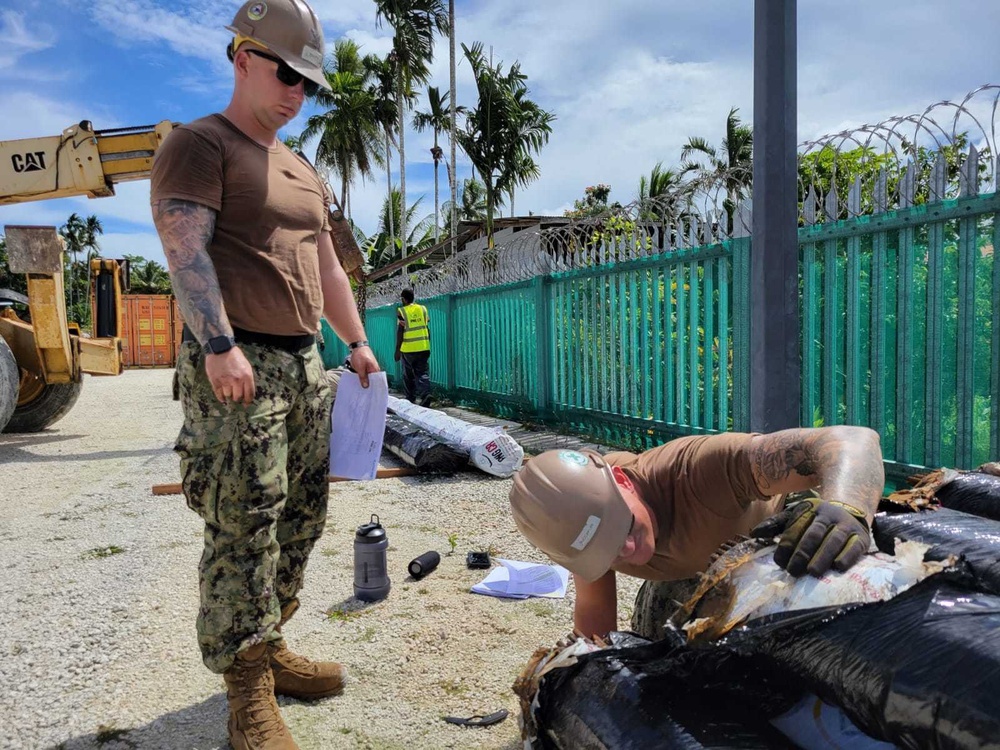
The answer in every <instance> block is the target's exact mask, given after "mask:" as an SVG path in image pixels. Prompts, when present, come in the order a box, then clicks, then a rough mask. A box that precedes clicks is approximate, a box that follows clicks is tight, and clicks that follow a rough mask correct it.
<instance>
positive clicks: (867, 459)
mask: <svg viewBox="0 0 1000 750" xmlns="http://www.w3.org/2000/svg"><path fill="white" fill-rule="evenodd" d="M750 466H751V469H752V470H753V476H754V479H755V480H756V482H757V487H758V488H759V489H760V491H761V492H762V493H763V494H765V495H779V494H783V493H786V492H796V491H800V490H806V489H816V490H818V491H819V493H820V494H821V495H822V497H823V499H824V500H827V501H835V502H839V503H843V504H844V505H850V506H851V507H853V508H857V509H859V510H861V511H863V512H864V514H865V516H866V518H867V519H868V522H869V523H871V520H872V517H873V516H874V514H875V509H876V506H877V505H878V501H879V498H881V497H882V490H883V487H884V485H885V470H884V468H883V466H882V450H881V447H880V445H879V437H878V433H877V432H874V431H873V430H869V429H868V428H867V427H848V426H843V427H820V428H814V429H792V430H782V431H781V432H774V433H771V434H769V435H757V436H756V437H754V438H753V440H752V441H751V444H750Z"/></svg>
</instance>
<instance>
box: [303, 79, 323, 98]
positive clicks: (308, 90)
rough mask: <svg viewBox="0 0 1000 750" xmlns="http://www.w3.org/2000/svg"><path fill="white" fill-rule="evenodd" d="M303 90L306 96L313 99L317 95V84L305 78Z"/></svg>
mask: <svg viewBox="0 0 1000 750" xmlns="http://www.w3.org/2000/svg"><path fill="white" fill-rule="evenodd" d="M303 89H304V91H305V94H306V96H308V97H313V96H316V94H317V93H319V84H318V83H316V81H310V80H309V79H308V78H307V79H306V83H305V86H304V87H303Z"/></svg>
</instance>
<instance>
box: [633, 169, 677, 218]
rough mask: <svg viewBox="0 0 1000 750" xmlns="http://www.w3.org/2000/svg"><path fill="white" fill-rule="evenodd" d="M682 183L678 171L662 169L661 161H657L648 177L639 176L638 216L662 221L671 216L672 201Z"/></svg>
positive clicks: (672, 212) (672, 211)
mask: <svg viewBox="0 0 1000 750" xmlns="http://www.w3.org/2000/svg"><path fill="white" fill-rule="evenodd" d="M683 184H684V182H683V175H682V174H681V173H680V172H675V171H674V170H672V169H664V168H663V162H657V163H656V166H655V167H653V171H652V172H650V174H649V177H646V175H642V177H640V178H639V196H638V200H639V218H641V219H645V220H647V221H649V220H657V221H662V220H665V219H667V218H669V217H671V216H673V215H674V210H673V202H674V201H675V200H676V198H677V196H678V195H679V194H680V192H681V190H682V186H683Z"/></svg>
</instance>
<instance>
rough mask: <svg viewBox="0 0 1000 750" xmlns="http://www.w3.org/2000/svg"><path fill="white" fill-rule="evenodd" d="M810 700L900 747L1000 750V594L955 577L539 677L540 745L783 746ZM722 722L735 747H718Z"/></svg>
mask: <svg viewBox="0 0 1000 750" xmlns="http://www.w3.org/2000/svg"><path fill="white" fill-rule="evenodd" d="M560 673H562V674H560ZM809 694H815V695H817V696H819V697H820V698H822V699H823V700H824V701H826V702H827V703H829V704H831V705H834V706H839V707H840V708H841V709H843V710H844V712H845V713H846V714H847V716H848V717H849V718H850V719H851V720H852V721H853V722H854V723H855V724H856V725H857V727H858V728H860V729H861V730H862V731H864V732H865V733H866V734H868V735H869V736H870V737H872V738H874V739H878V740H882V741H885V742H891V743H894V744H895V745H897V746H898V747H900V748H912V749H914V750H916V749H918V748H935V750H987V749H988V748H997V747H1000V597H997V596H995V595H992V594H988V593H983V592H980V591H977V590H976V588H975V581H974V579H973V578H972V577H971V576H970V575H968V574H960V573H945V574H939V575H936V576H932V577H930V578H928V579H925V580H924V581H921V582H920V583H918V584H917V585H916V586H914V587H913V588H911V589H910V590H909V591H906V592H904V593H903V594H901V595H899V596H897V597H896V598H894V599H892V600H890V601H887V602H878V603H875V604H867V605H857V606H854V607H840V608H835V607H831V608H822V609H815V610H807V611H803V612H795V613H789V614H787V615H778V616H774V617H770V618H762V619H761V620H758V621H756V622H754V623H751V624H749V625H747V626H744V627H742V628H739V629H737V630H734V631H732V632H731V633H730V634H729V635H728V636H726V637H725V638H724V639H722V640H720V641H717V642H715V643H709V644H705V645H703V646H688V645H677V644H676V643H671V642H669V641H662V642H657V643H653V644H650V645H648V646H638V647H631V648H615V649H608V650H604V651H600V652H596V653H594V654H590V655H587V656H584V657H581V658H580V660H579V662H578V663H577V664H576V665H574V666H573V667H570V668H565V669H558V670H553V672H552V673H550V675H547V676H546V677H545V678H544V679H543V680H542V684H541V687H540V689H539V695H538V701H539V709H538V711H537V713H536V716H537V718H538V720H539V721H538V723H539V726H540V729H542V730H543V731H540V732H539V736H540V737H543V736H545V734H546V732H548V733H550V734H551V733H553V732H554V733H555V734H556V736H557V737H559V743H558V744H556V743H550V744H543V745H542V746H543V747H547V748H552V747H558V748H563V747H571V746H573V745H572V744H571V742H572V741H578V740H579V738H580V737H589V736H593V737H595V738H599V740H600V741H597V740H594V741H592V742H591V744H586V743H580V742H578V744H577V745H576V746H578V747H588V748H589V747H595V748H604V747H608V748H612V747H680V748H688V747H690V748H700V747H734V748H743V747H769V746H775V747H781V746H782V745H781V744H773V745H767V744H757V745H755V744H753V742H758V743H759V742H761V741H766V742H771V743H773V742H774V740H773V739H772V736H771V735H769V734H767V730H768V728H769V727H768V726H767V724H766V722H767V721H768V720H769V719H772V718H775V717H777V716H778V715H780V714H782V713H784V712H785V711H786V710H787V709H788V708H790V707H791V706H792V705H794V704H795V703H797V702H798V701H799V700H800V699H801V698H802V697H803V696H805V695H809ZM722 706H725V707H726V708H725V713H724V715H723V716H721V717H717V716H714V715H713V712H715V713H719V711H718V708H719V707H722ZM657 707H659V709H657ZM668 715H669V718H668ZM685 720H688V721H689V723H688V724H687V725H685V724H684V721H685ZM727 722H728V724H727ZM678 727H679V728H680V729H678ZM713 727H714V728H719V729H722V730H723V734H721V735H719V736H722V737H726V738H727V739H726V740H720V741H719V743H718V744H713V743H714V742H715V739H714V737H715V735H713V734H712V732H713V731H714V729H713ZM671 731H673V732H674V734H671ZM699 731H700V732H701V733H702V737H698V736H697V734H695V733H696V732H699ZM733 737H736V738H739V739H738V742H742V743H743V744H737V741H734V740H733V739H732V738H733ZM563 739H567V740H569V741H570V742H567V743H563V741H562V740H563ZM601 742H603V743H604V744H600V743H601ZM670 742H674V743H675V744H670ZM685 742H687V743H688V744H684V743H685ZM699 742H700V743H701V744H692V743H699ZM724 742H729V744H724ZM657 743H660V744H657Z"/></svg>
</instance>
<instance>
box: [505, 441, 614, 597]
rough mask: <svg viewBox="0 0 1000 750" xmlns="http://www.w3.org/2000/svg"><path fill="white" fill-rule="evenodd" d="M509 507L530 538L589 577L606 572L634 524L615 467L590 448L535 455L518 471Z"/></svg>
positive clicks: (534, 543) (599, 575) (585, 576)
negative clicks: (613, 471) (616, 477)
mask: <svg viewBox="0 0 1000 750" xmlns="http://www.w3.org/2000/svg"><path fill="white" fill-rule="evenodd" d="M510 507H511V510H512V511H513V514H514V521H515V522H516V523H517V527H518V529H520V530H521V533H522V534H524V536H525V537H527V539H528V541H529V542H531V543H532V544H533V545H535V546H536V547H538V549H540V550H541V551H542V552H544V553H545V554H546V555H548V556H549V557H550V558H552V560H553V561H554V562H556V563H558V564H559V565H562V566H563V567H565V568H567V569H568V570H570V571H571V572H573V573H575V574H577V575H578V576H581V577H582V578H585V579H586V580H588V581H596V580H597V579H598V578H600V577H601V576H602V575H604V574H605V573H607V572H608V570H609V569H610V568H611V563H612V562H614V559H615V558H616V557H617V556H618V553H619V552H620V551H621V547H622V545H623V544H624V543H625V537H627V536H628V532H629V528H630V527H631V525H632V511H630V510H629V508H628V505H626V504H625V501H624V500H623V499H622V495H621V493H620V492H619V491H618V485H617V484H616V483H615V478H614V475H613V474H612V473H611V465H610V464H608V463H607V462H606V461H605V460H604V459H603V458H602V457H601V456H600V455H599V454H597V453H593V452H591V451H573V450H553V451H546V452H545V453H541V454H539V455H538V456H536V457H534V458H532V459H531V460H530V461H529V462H528V463H527V464H525V466H524V468H523V469H521V470H520V471H519V472H518V473H517V474H515V475H514V486H513V487H512V488H511V490H510Z"/></svg>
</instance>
